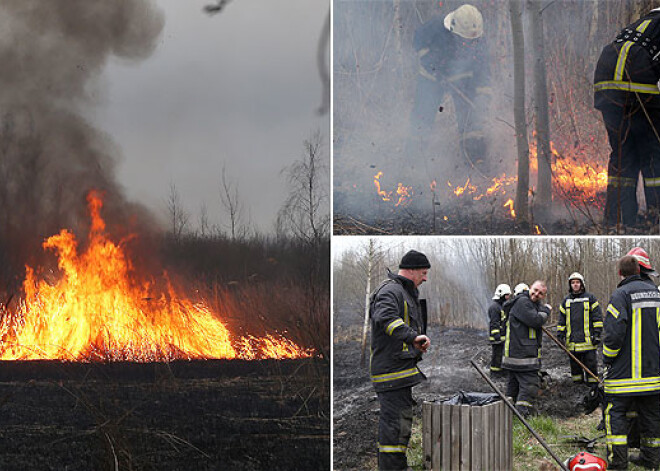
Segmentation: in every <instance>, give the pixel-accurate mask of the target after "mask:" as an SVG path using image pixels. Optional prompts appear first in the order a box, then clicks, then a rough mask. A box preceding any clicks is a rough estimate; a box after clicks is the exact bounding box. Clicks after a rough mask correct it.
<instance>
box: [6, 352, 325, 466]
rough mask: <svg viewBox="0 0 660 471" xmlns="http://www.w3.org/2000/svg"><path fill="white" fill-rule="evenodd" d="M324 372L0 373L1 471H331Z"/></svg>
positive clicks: (292, 366) (316, 365)
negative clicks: (320, 470) (115, 470)
mask: <svg viewBox="0 0 660 471" xmlns="http://www.w3.org/2000/svg"><path fill="white" fill-rule="evenodd" d="M327 378H329V371H328V366H327V365H324V364H323V363H322V362H320V361H317V360H284V361H282V360H279V361H278V360H262V361H251V362H250V361H241V360H238V361H235V360H231V361H228V360H209V361H193V362H187V361H181V362H173V363H171V364H128V363H113V364H73V363H60V362H52V361H37V362H0V422H1V423H2V427H0V469H2V470H3V471H5V470H6V471H12V470H16V471H18V470H21V471H23V470H26V469H30V470H35V471H40V470H70V471H73V470H81V471H82V470H85V471H89V470H105V469H116V467H117V469H130V470H156V469H158V470H163V469H168V470H221V469H222V470H254V469H271V470H285V469H286V470H289V469H299V470H310V469H329V467H330V429H329V426H330V421H329V399H328V398H329V388H328V381H327Z"/></svg>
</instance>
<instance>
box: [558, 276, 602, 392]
mask: <svg viewBox="0 0 660 471" xmlns="http://www.w3.org/2000/svg"><path fill="white" fill-rule="evenodd" d="M602 330H603V317H602V315H601V310H600V305H599V304H598V300H597V299H596V297H595V296H594V295H593V294H591V293H588V292H587V291H586V288H585V284H584V277H583V276H582V275H580V274H579V273H578V272H575V273H573V274H571V276H569V277H568V295H567V296H566V297H565V298H564V300H563V301H562V303H561V305H560V306H559V324H558V325H557V338H558V339H559V340H560V341H562V342H563V343H564V344H565V345H566V348H567V349H568V350H569V351H570V352H571V353H572V354H573V355H575V357H576V358H577V359H578V360H580V361H581V362H582V363H584V365H585V366H586V367H587V368H589V369H590V370H591V372H592V373H594V374H595V375H598V361H597V357H596V348H597V347H598V345H599V344H600V336H601V331H602ZM570 363H571V377H572V379H573V381H574V382H576V383H581V382H583V381H584V380H585V378H586V382H587V383H589V384H590V385H592V386H594V387H597V386H598V381H597V380H596V379H595V378H593V377H591V376H589V375H588V374H586V373H585V372H584V371H583V370H582V368H581V367H580V365H579V364H578V363H577V362H576V361H575V360H573V359H572V358H571V359H570Z"/></svg>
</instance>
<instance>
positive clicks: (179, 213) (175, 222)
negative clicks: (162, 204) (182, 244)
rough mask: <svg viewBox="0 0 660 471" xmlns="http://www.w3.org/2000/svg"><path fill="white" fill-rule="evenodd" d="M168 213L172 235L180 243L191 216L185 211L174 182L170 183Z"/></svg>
mask: <svg viewBox="0 0 660 471" xmlns="http://www.w3.org/2000/svg"><path fill="white" fill-rule="evenodd" d="M166 203H167V212H168V215H169V221H170V234H171V236H172V238H173V239H174V240H175V241H177V242H178V241H180V240H181V237H182V236H183V234H184V233H185V231H186V227H187V226H188V221H189V220H190V214H188V212H186V211H185V210H184V209H183V206H182V205H181V200H180V198H179V192H178V191H177V189H176V185H175V184H174V182H172V181H171V182H170V193H169V195H168V196H167V201H166Z"/></svg>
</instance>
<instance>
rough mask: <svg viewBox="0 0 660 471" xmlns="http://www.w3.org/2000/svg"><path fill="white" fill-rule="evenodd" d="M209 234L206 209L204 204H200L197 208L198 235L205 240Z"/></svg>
mask: <svg viewBox="0 0 660 471" xmlns="http://www.w3.org/2000/svg"><path fill="white" fill-rule="evenodd" d="M210 232H211V231H210V226H209V212H208V208H207V207H206V203H204V202H202V205H201V206H200V208H199V235H200V236H201V237H202V238H205V237H207V236H208V235H210Z"/></svg>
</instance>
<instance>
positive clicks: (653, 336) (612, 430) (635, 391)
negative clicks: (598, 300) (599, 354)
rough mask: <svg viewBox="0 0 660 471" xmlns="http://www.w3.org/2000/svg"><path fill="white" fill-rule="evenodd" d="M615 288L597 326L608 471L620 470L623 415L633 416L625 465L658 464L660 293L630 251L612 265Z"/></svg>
mask: <svg viewBox="0 0 660 471" xmlns="http://www.w3.org/2000/svg"><path fill="white" fill-rule="evenodd" d="M618 270H619V275H620V277H621V282H620V283H619V284H618V286H617V289H616V291H614V293H613V294H612V297H611V299H610V302H609V304H608V306H607V311H606V313H605V320H604V322H603V361H604V363H605V375H604V376H605V379H604V383H605V394H606V402H607V406H606V408H605V427H606V433H607V436H606V441H607V452H608V456H607V458H608V461H609V464H610V466H609V468H608V469H626V468H627V466H628V444H629V442H630V438H631V437H630V435H629V429H630V425H631V423H630V417H629V416H627V414H628V413H629V412H634V411H636V412H637V425H638V427H639V433H640V452H641V453H640V455H639V456H637V457H632V456H631V457H630V461H632V462H634V463H635V464H638V465H641V466H643V467H646V468H655V467H657V466H658V465H659V464H660V340H659V339H658V329H659V328H660V325H659V324H660V323H659V321H658V310H659V309H660V292H659V291H658V288H657V287H656V286H655V284H654V283H653V281H651V279H650V278H649V275H650V274H657V273H656V272H655V270H653V268H652V267H651V264H650V261H649V257H648V254H647V253H646V252H645V251H644V249H642V248H639V247H636V248H634V249H633V250H631V251H630V252H628V254H627V255H625V256H624V257H622V258H621V259H620V260H619V262H618Z"/></svg>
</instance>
